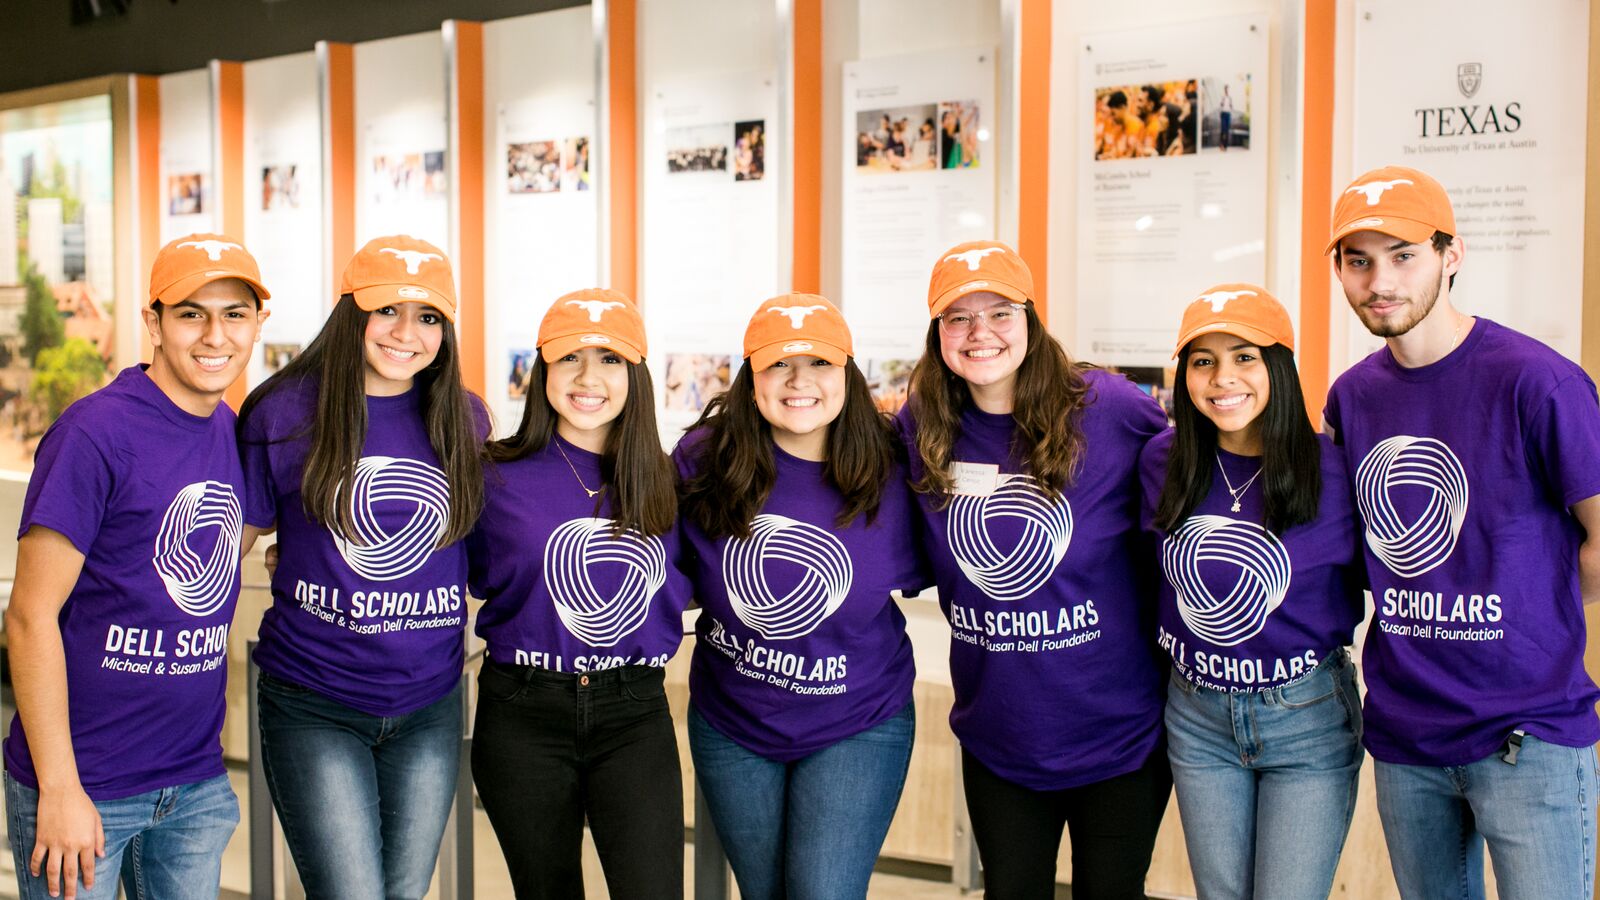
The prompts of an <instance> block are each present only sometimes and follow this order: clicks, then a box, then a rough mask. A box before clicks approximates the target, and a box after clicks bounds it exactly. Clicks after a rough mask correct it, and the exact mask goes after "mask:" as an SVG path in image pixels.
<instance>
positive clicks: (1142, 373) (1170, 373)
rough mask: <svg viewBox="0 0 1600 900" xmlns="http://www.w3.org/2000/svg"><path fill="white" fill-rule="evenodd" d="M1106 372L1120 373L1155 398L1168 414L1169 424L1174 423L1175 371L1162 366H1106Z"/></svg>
mask: <svg viewBox="0 0 1600 900" xmlns="http://www.w3.org/2000/svg"><path fill="white" fill-rule="evenodd" d="M1106 371H1108V372H1118V373H1120V374H1121V375H1122V377H1124V378H1126V379H1128V380H1129V381H1131V382H1133V383H1134V384H1135V385H1136V386H1138V388H1139V390H1141V391H1144V392H1145V393H1146V394H1149V395H1150V396H1151V397H1154V398H1155V401H1156V402H1157V403H1159V404H1161V408H1162V410H1164V411H1165V412H1166V414H1167V422H1168V423H1169V424H1170V423H1171V422H1172V379H1173V378H1175V377H1176V370H1175V369H1168V368H1164V367H1162V366H1106Z"/></svg>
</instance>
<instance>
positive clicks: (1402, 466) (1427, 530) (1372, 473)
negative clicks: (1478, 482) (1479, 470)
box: [1356, 434, 1468, 578]
mask: <svg viewBox="0 0 1600 900" xmlns="http://www.w3.org/2000/svg"><path fill="white" fill-rule="evenodd" d="M1397 490H1406V491H1408V492H1412V493H1414V492H1416V491H1421V492H1422V493H1423V494H1424V495H1425V496H1426V502H1425V503H1423V504H1422V509H1421V511H1420V512H1417V513H1416V514H1415V517H1414V518H1412V519H1411V521H1406V520H1405V519H1403V518H1402V517H1401V513H1400V512H1399V511H1398V510H1396V509H1395V505H1394V494H1395V492H1396V491H1397ZM1467 494H1468V492H1467V473H1466V470H1465V469H1463V468H1462V466H1461V461H1460V460H1459V459H1457V458H1456V455H1455V454H1454V453H1452V452H1451V451H1450V448H1449V447H1447V446H1445V444H1444V443H1443V442H1442V441H1438V440H1435V439H1434V438H1425V437H1413V436H1411V435H1408V434H1401V435H1396V436H1394V437H1392V438H1389V439H1388V440H1386V441H1383V442H1382V443H1379V444H1378V445H1377V446H1376V447H1373V448H1372V450H1371V451H1370V452H1368V453H1367V456H1366V458H1365V459H1363V460H1362V461H1361V465H1360V466H1358V467H1357V468H1356V502H1357V503H1358V504H1359V505H1360V507H1361V519H1362V522H1363V523H1365V526H1366V532H1367V546H1368V547H1370V548H1372V552H1373V554H1374V555H1376V556H1377V557H1378V558H1379V559H1381V560H1383V564H1384V565H1385V566H1387V567H1388V568H1389V571H1391V572H1393V573H1394V574H1396V575H1399V576H1400V577H1401V578H1414V577H1416V576H1418V575H1421V574H1423V573H1425V572H1429V571H1431V570H1433V569H1435V568H1437V567H1438V566H1439V564H1440V563H1443V562H1444V561H1445V560H1447V559H1449V558H1450V553H1451V551H1453V550H1455V547H1456V539H1457V538H1458V537H1460V535H1461V523H1462V522H1463V521H1464V520H1465V519H1466V517H1467Z"/></svg>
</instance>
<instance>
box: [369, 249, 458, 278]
mask: <svg viewBox="0 0 1600 900" xmlns="http://www.w3.org/2000/svg"><path fill="white" fill-rule="evenodd" d="M378 252H379V253H391V254H393V255H395V256H398V257H400V258H401V259H402V260H405V264H406V274H407V275H415V274H417V270H418V269H421V268H422V264H423V263H425V262H427V261H428V260H430V259H444V257H442V256H440V255H439V254H437V253H426V252H423V251H421V250H396V249H395V248H393V247H384V248H383V249H381V250H379V251H378Z"/></svg>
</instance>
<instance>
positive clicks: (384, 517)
mask: <svg viewBox="0 0 1600 900" xmlns="http://www.w3.org/2000/svg"><path fill="white" fill-rule="evenodd" d="M316 404H317V391H316V383H315V382H314V381H310V380H304V381H301V382H299V383H296V384H289V385H285V386H283V387H282V388H280V389H278V390H276V391H274V392H273V393H271V394H270V395H268V396H267V397H266V398H265V399H264V400H262V401H261V402H260V403H259V404H258V405H257V406H255V407H254V408H253V409H251V410H250V418H249V419H247V420H246V421H245V422H244V428H243V432H242V433H243V439H242V440H241V445H240V452H241V454H242V455H243V457H244V471H245V521H246V522H247V523H249V524H250V525H253V526H255V527H257V528H271V527H273V526H274V525H276V526H277V529H278V544H279V545H280V546H279V560H280V562H279V564H278V569H277V571H276V572H275V573H274V574H273V576H272V606H271V608H269V609H268V610H267V612H266V614H265V615H264V616H263V617H262V619H261V643H260V644H259V645H258V646H257V647H256V654H255V659H256V663H257V664H258V665H260V666H261V670H262V671H263V672H266V673H267V674H269V675H272V676H273V677H275V678H281V679H283V680H285V681H290V682H293V683H295V684H298V685H301V686H302V687H307V688H310V689H312V690H314V691H316V692H317V693H319V694H323V695H325V696H327V697H329V698H331V699H333V700H336V701H338V702H340V703H342V704H344V705H345V706H348V707H350V708H351V709H356V710H359V711H361V712H364V713H366V714H368V715H372V716H400V715H405V714H406V713H409V712H414V711H416V710H418V709H421V708H422V707H424V706H427V705H428V704H430V703H433V702H435V701H437V700H438V699H440V698H441V697H443V696H445V695H446V694H448V693H450V691H451V690H452V689H453V688H454V687H455V683H456V681H457V680H458V679H460V677H461V664H462V655H463V654H462V642H463V639H464V637H465V633H466V628H465V626H466V618H467V608H466V596H465V595H466V581H467V555H466V550H465V548H463V546H462V545H461V542H459V541H458V542H456V543H452V544H449V545H447V546H444V547H439V546H438V543H439V537H440V535H442V534H443V533H444V529H445V527H446V525H447V524H448V521H449V518H450V486H449V482H448V481H446V480H445V475H444V472H443V471H441V470H440V468H439V457H438V455H437V454H435V453H434V452H433V445H432V444H431V443H429V441H428V432H427V427H426V425H425V423H424V421H423V418H422V408H421V392H420V389H417V388H413V389H412V390H410V391H407V392H406V393H404V394H399V395H396V396H393V397H371V396H369V397H367V439H366V443H364V444H363V445H362V447H361V456H360V459H359V460H358V461H357V463H356V469H355V477H354V482H353V484H352V488H351V497H350V503H351V518H352V519H353V521H354V523H355V531H356V533H355V534H352V535H348V536H346V537H345V538H337V537H335V536H334V533H333V532H332V531H331V530H330V529H329V528H328V527H327V525H326V524H322V523H318V522H313V521H311V520H310V519H308V518H307V517H306V511H305V506H304V503H303V498H302V497H301V494H300V484H301V479H302V476H303V475H304V472H305V463H306V457H307V455H308V454H309V453H310V452H311V440H310V436H309V433H308V430H307V429H308V426H309V424H310V421H311V419H312V417H314V416H315V415H316Z"/></svg>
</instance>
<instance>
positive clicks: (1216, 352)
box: [1183, 331, 1272, 456]
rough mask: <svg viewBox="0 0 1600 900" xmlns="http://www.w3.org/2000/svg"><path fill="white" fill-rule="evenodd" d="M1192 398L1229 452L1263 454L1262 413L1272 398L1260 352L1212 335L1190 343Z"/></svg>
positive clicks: (1233, 339)
mask: <svg viewBox="0 0 1600 900" xmlns="http://www.w3.org/2000/svg"><path fill="white" fill-rule="evenodd" d="M1183 377H1184V385H1185V386H1186V387H1187V388H1188V389H1189V399H1190V400H1191V401H1193V402H1194V405H1195V408H1196V409H1198V410H1200V414H1201V415H1203V416H1205V417H1206V418H1208V419H1210V420H1211V423H1212V424H1213V425H1215V426H1217V443H1218V444H1219V445H1220V446H1221V447H1222V449H1224V450H1227V451H1228V452H1230V453H1238V454H1241V455H1244V456H1256V455H1259V454H1260V453H1261V414H1262V413H1263V412H1265V411H1266V409H1267V401H1268V400H1269V399H1270V398H1271V395H1272V392H1271V386H1270V384H1269V378H1268V375H1267V364H1266V361H1265V360H1263V359H1262V357H1261V348H1260V347H1259V346H1257V345H1255V344H1252V343H1250V342H1249V341H1247V340H1245V339H1244V338H1242V337H1238V336H1236V335H1232V334H1227V333H1225V332H1220V331H1214V332H1212V333H1210V334H1203V335H1201V336H1199V337H1197V338H1195V339H1194V340H1192V341H1190V342H1189V357H1188V362H1187V364H1186V367H1185V368H1184V372H1183Z"/></svg>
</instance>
